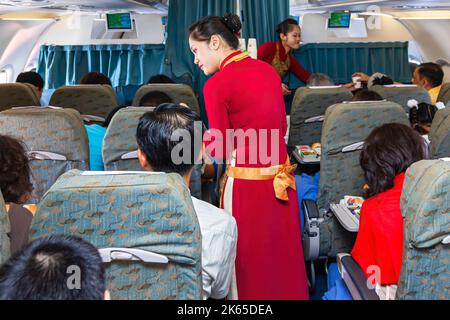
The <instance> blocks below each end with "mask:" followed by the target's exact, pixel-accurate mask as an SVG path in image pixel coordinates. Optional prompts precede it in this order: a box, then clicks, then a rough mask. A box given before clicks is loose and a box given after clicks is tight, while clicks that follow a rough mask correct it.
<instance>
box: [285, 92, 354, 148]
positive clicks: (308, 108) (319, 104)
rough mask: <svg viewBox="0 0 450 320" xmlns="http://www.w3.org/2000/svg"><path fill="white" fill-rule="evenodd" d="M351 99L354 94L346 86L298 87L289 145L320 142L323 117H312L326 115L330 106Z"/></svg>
mask: <svg viewBox="0 0 450 320" xmlns="http://www.w3.org/2000/svg"><path fill="white" fill-rule="evenodd" d="M351 100H352V94H351V93H350V91H348V89H346V88H344V87H335V88H328V87H325V88H321V87H315V88H299V89H297V91H296V92H295V96H294V100H293V101H292V110H291V116H290V129H289V140H288V145H290V146H298V145H311V144H313V143H315V142H319V141H320V136H321V134H322V124H323V119H322V120H318V121H312V119H313V118H314V117H318V116H323V115H325V111H326V110H327V108H328V107H329V106H332V105H334V104H336V103H341V102H344V101H351Z"/></svg>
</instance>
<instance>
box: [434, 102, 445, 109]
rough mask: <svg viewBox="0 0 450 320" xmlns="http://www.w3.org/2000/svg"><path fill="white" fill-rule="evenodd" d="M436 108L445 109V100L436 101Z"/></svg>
mask: <svg viewBox="0 0 450 320" xmlns="http://www.w3.org/2000/svg"><path fill="white" fill-rule="evenodd" d="M436 108H438V110H442V109H445V104H444V103H443V102H438V103H436Z"/></svg>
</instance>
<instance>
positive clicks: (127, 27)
mask: <svg viewBox="0 0 450 320" xmlns="http://www.w3.org/2000/svg"><path fill="white" fill-rule="evenodd" d="M106 28H107V29H108V31H122V32H131V31H133V20H132V19H131V14H130V13H128V12H127V13H107V14H106Z"/></svg>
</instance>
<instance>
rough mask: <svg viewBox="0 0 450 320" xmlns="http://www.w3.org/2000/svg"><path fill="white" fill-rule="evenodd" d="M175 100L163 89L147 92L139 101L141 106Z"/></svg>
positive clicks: (154, 105) (150, 105)
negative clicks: (162, 90)
mask: <svg viewBox="0 0 450 320" xmlns="http://www.w3.org/2000/svg"><path fill="white" fill-rule="evenodd" d="M172 102H173V100H172V98H171V97H169V96H168V95H167V94H165V93H164V92H161V91H151V92H148V93H147V94H145V95H144V96H143V97H142V98H141V100H140V101H139V106H141V107H143V106H145V107H157V106H159V105H160V104H163V103H172Z"/></svg>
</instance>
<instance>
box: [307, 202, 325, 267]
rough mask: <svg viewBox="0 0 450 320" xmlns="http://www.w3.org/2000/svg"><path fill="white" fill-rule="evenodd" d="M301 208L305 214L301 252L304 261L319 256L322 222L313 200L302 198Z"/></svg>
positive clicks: (315, 258)
mask: <svg viewBox="0 0 450 320" xmlns="http://www.w3.org/2000/svg"><path fill="white" fill-rule="evenodd" d="M302 208H303V212H304V214H305V228H304V231H303V254H304V256H305V260H306V261H315V260H317V259H318V257H319V249H320V231H319V225H320V223H321V222H322V219H321V218H320V213H319V208H318V207H317V204H316V202H315V201H312V200H303V201H302Z"/></svg>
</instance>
